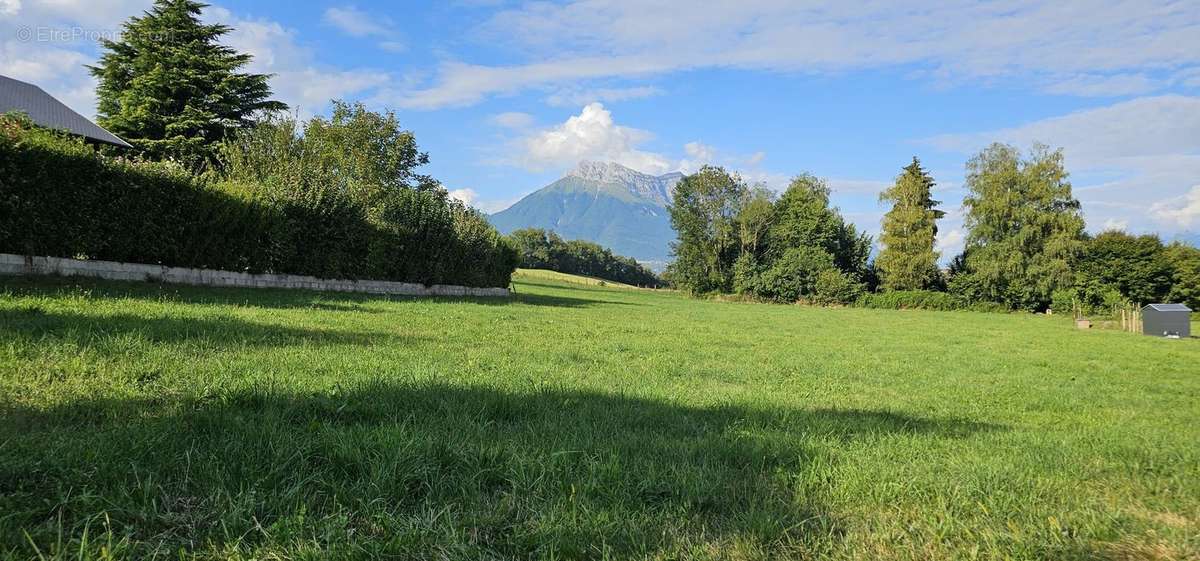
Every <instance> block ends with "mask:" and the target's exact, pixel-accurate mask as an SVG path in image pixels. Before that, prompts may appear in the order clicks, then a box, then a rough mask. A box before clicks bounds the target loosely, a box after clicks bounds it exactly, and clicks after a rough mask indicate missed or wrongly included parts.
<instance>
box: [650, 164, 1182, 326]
mask: <svg viewBox="0 0 1200 561" xmlns="http://www.w3.org/2000/svg"><path fill="white" fill-rule="evenodd" d="M965 186H966V188H967V191H968V195H967V196H966V197H965V198H964V200H963V208H964V210H965V220H964V225H965V227H966V229H967V232H968V233H967V235H966V245H965V249H964V250H963V252H962V253H961V254H959V255H957V256H954V257H953V259H952V261H951V263H950V266H949V268H947V269H945V270H943V269H941V268H940V267H939V265H938V263H939V262H940V260H941V258H942V256H941V255H940V253H939V252H938V251H937V250H936V240H937V233H938V227H937V221H938V220H939V219H942V218H943V217H944V216H945V212H944V211H942V210H940V209H939V208H937V207H938V205H939V204H940V203H939V201H936V200H934V199H933V189H934V187H935V182H934V179H933V177H931V176H930V174H929V172H928V171H927V170H925V169H924V168H923V167H922V166H921V163H920V161H919V160H918V159H917V158H913V161H912V163H911V164H909V165H907V166H905V167H904V168H903V169H902V170H901V171H900V173H899V175H898V176H897V177H896V180H895V181H894V183H893V184H892V185H891V186H890V187H889V188H888V189H886V190H885V191H883V193H881V194H880V200H881V202H885V203H890V205H891V207H890V209H889V210H888V211H887V213H886V214H885V215H884V217H883V220H882V231H881V233H880V239H879V242H880V248H879V252H878V255H877V256H876V257H875V259H874V260H871V259H870V254H871V247H872V239H871V238H870V237H869V236H867V235H866V234H863V233H861V232H858V231H857V230H856V229H855V227H854V226H853V225H852V224H849V223H847V222H846V221H845V220H844V219H843V218H842V216H841V215H840V214H839V212H838V210H837V209H836V208H834V207H832V206H831V205H830V202H829V187H828V184H827V183H826V182H825V181H824V180H822V179H820V178H816V177H814V176H812V175H808V174H802V175H800V176H798V177H796V178H795V179H793V180H792V182H791V184H790V185H789V186H788V187H787V189H786V190H785V191H784V192H783V193H782V194H781V195H779V196H776V195H775V194H774V193H773V192H772V191H770V190H768V189H765V188H762V187H755V186H750V185H748V184H747V183H746V182H745V181H744V180H743V179H742V178H741V177H739V176H738V175H737V174H736V173H730V172H727V171H726V170H724V169H722V168H719V167H705V168H703V169H701V170H700V171H699V172H697V173H695V174H693V175H690V176H687V177H685V178H684V179H683V180H682V181H681V182H680V184H679V186H678V187H677V188H676V191H675V194H674V199H673V204H672V206H671V208H670V211H671V223H672V225H673V226H674V227H675V229H676V232H677V234H678V240H677V242H676V243H675V244H674V245H673V246H672V249H673V253H674V255H675V261H674V262H673V263H672V264H671V265H670V267H669V268H668V271H667V278H668V280H669V281H670V282H672V283H673V284H675V285H676V286H677V287H679V288H681V289H683V290H686V291H688V292H691V293H693V294H705V293H735V294H741V295H745V296H749V297H754V298H760V299H766V300H773V301H780V302H796V301H806V302H811V303H817V304H852V303H860V304H864V305H878V306H886V307H926V306H930V307H937V308H939V309H946V308H951V307H957V308H972V307H973V308H979V309H994V308H1002V309H1012V310H1028V311H1043V310H1047V309H1050V308H1051V307H1052V306H1053V307H1054V308H1058V309H1060V310H1062V309H1063V308H1064V307H1065V308H1067V309H1072V308H1076V309H1084V310H1087V311H1096V310H1103V309H1106V308H1109V309H1111V307H1113V306H1114V305H1116V304H1117V303H1122V302H1124V303H1128V302H1141V303H1148V302H1152V301H1174V302H1183V303H1186V304H1189V305H1190V306H1192V307H1194V308H1198V309H1200V301H1198V300H1200V250H1198V249H1196V248H1194V247H1191V246H1187V245H1185V244H1182V243H1174V244H1171V245H1164V244H1163V243H1162V242H1161V241H1160V240H1159V238H1158V237H1157V236H1153V235H1144V236H1132V235H1130V234H1127V233H1124V232H1118V231H1111V232H1105V233H1102V234H1100V235H1098V236H1095V237H1092V236H1089V235H1088V234H1087V233H1086V232H1085V230H1084V226H1085V225H1084V220H1083V216H1082V212H1081V208H1080V204H1079V201H1078V200H1077V199H1075V197H1074V196H1073V194H1072V191H1071V183H1070V181H1069V180H1068V174H1067V171H1066V169H1065V166H1064V163H1063V155H1062V151H1061V150H1051V149H1049V148H1048V147H1046V146H1042V145H1035V146H1034V147H1033V148H1032V149H1031V150H1029V151H1028V152H1024V153H1023V152H1022V151H1021V150H1019V149H1017V148H1015V147H1013V146H1009V145H1005V144H993V145H992V146H989V147H988V148H986V149H984V150H983V151H981V152H980V153H979V154H977V155H975V156H974V157H973V158H971V159H970V160H969V161H968V162H967V176H966V185H965ZM938 294H942V296H938Z"/></svg>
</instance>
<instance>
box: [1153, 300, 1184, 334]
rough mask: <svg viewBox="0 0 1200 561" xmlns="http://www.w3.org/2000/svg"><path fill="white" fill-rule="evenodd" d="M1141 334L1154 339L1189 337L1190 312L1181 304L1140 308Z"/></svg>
mask: <svg viewBox="0 0 1200 561" xmlns="http://www.w3.org/2000/svg"><path fill="white" fill-rule="evenodd" d="M1142 333H1143V334H1145V335H1153V336H1155V337H1191V336H1192V310H1191V309H1190V308H1188V307H1187V306H1184V305H1183V304H1150V305H1149V306H1146V307H1145V308H1142Z"/></svg>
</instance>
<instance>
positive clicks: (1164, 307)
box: [1142, 304, 1192, 312]
mask: <svg viewBox="0 0 1200 561" xmlns="http://www.w3.org/2000/svg"><path fill="white" fill-rule="evenodd" d="M1146 308H1151V309H1153V310H1158V311H1160V312H1190V311H1192V310H1191V308H1188V307H1187V306H1184V305H1183V304H1149V305H1147V306H1146ZM1146 308H1142V309H1143V310H1144V309H1146Z"/></svg>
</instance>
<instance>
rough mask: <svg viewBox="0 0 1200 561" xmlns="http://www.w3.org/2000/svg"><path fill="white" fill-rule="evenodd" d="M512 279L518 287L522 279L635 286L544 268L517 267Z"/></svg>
mask: <svg viewBox="0 0 1200 561" xmlns="http://www.w3.org/2000/svg"><path fill="white" fill-rule="evenodd" d="M514 280H516V281H517V285H518V287H519V286H520V284H521V282H522V281H529V282H539V281H554V282H558V283H565V284H581V285H584V286H611V287H616V288H637V287H636V286H633V285H628V284H625V283H620V282H616V281H610V280H604V279H599V278H596V277H585V276H581V275H568V274H565V273H559V272H557V271H547V270H544V269H517V274H516V275H514Z"/></svg>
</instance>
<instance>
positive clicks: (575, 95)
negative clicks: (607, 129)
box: [546, 86, 665, 107]
mask: <svg viewBox="0 0 1200 561" xmlns="http://www.w3.org/2000/svg"><path fill="white" fill-rule="evenodd" d="M663 93H665V92H664V91H663V90H662V89H661V88H657V87H654V86H637V87H632V88H596V89H584V90H580V89H578V88H568V89H563V90H560V91H558V92H555V93H554V94H551V95H550V96H549V97H547V98H546V103H548V104H550V105H552V106H554V107H580V106H583V105H587V104H589V103H593V102H597V101H598V102H601V103H616V102H618V101H625V100H629V99H641V98H645V97H653V96H657V95H662V94H663Z"/></svg>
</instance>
